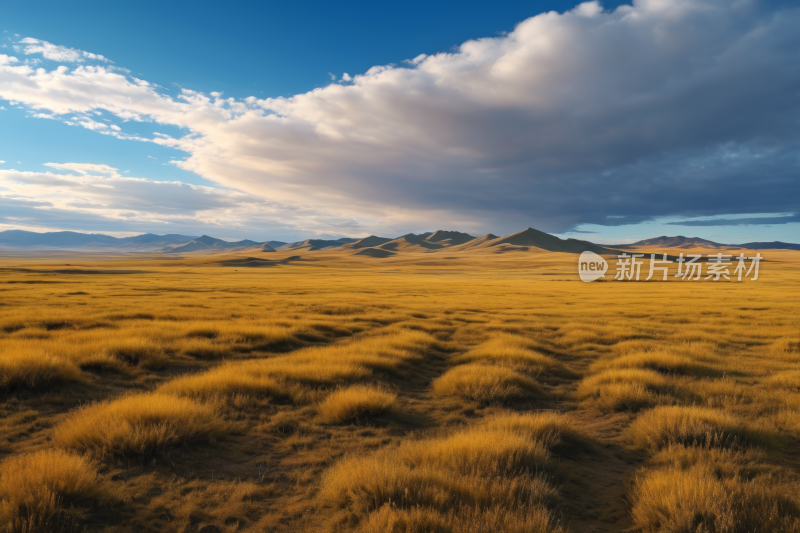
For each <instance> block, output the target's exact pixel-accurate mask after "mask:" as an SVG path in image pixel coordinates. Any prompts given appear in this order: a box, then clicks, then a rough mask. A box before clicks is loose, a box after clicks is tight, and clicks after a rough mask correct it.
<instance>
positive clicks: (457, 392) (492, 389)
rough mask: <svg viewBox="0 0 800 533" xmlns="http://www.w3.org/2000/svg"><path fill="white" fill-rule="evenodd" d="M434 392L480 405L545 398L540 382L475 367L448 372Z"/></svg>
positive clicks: (501, 370) (513, 372) (499, 368)
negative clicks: (479, 403) (480, 403)
mask: <svg viewBox="0 0 800 533" xmlns="http://www.w3.org/2000/svg"><path fill="white" fill-rule="evenodd" d="M433 392H434V394H436V395H437V396H458V397H461V398H467V399H470V400H477V401H479V402H509V401H516V400H525V399H531V398H537V397H541V396H542V395H543V391H542V388H541V387H540V386H539V384H537V383H536V381H534V380H533V379H531V378H529V377H528V376H526V375H524V374H522V373H520V372H517V371H516V370H514V369H511V368H506V367H502V366H493V365H483V364H475V363H473V364H467V365H461V366H457V367H455V368H453V369H450V370H448V371H447V372H446V373H445V374H444V375H443V376H442V377H440V378H438V379H437V380H436V381H434V383H433Z"/></svg>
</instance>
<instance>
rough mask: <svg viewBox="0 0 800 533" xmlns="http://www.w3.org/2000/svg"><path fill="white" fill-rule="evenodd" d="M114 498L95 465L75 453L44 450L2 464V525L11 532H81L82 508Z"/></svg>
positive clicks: (0, 488) (0, 507)
mask: <svg viewBox="0 0 800 533" xmlns="http://www.w3.org/2000/svg"><path fill="white" fill-rule="evenodd" d="M113 499H114V497H113V495H112V493H111V492H110V491H109V488H108V487H107V485H106V484H105V483H104V482H103V480H102V479H101V478H100V477H99V476H98V474H97V471H96V470H95V467H94V465H93V464H92V463H91V462H90V461H88V460H86V459H84V458H83V457H80V456H78V455H76V454H74V453H70V452H66V451H63V450H42V451H38V452H34V453H29V454H25V455H18V456H14V457H11V458H9V459H6V460H5V461H3V463H2V464H0V523H2V524H4V525H5V528H4V529H3V531H7V532H9V533H17V532H19V533H22V532H26V533H33V532H36V531H43V532H44V531H48V532H60V533H66V532H71V531H78V530H79V529H80V528H79V527H78V525H77V518H79V517H80V514H81V512H80V510H81V508H88V507H93V506H96V505H99V504H103V503H106V502H109V501H111V500H113Z"/></svg>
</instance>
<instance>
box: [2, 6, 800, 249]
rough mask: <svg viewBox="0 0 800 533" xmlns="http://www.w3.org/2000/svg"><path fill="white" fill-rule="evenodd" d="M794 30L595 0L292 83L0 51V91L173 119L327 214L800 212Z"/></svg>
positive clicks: (238, 165)
mask: <svg viewBox="0 0 800 533" xmlns="http://www.w3.org/2000/svg"><path fill="white" fill-rule="evenodd" d="M778 9H780V12H779V13H778V12H777V11H776V10H778ZM798 26H800V9H797V8H794V7H782V8H775V7H772V5H771V4H770V3H767V2H761V1H757V0H740V1H737V2H734V3H731V2H730V1H728V0H677V1H671V2H667V1H664V0H637V1H636V2H635V3H634V5H633V6H622V7H620V8H618V9H616V10H614V11H610V12H609V11H606V12H604V11H602V10H601V9H600V6H599V4H597V3H594V2H590V3H586V4H582V5H580V6H578V7H577V8H575V9H574V10H573V11H570V12H567V13H564V14H557V13H554V12H551V13H545V14H542V15H538V16H536V17H532V18H530V19H527V20H525V21H523V22H521V23H520V24H519V25H518V26H517V27H516V28H515V29H514V31H513V32H510V33H508V34H507V35H503V36H500V37H495V38H486V39H478V40H474V41H468V42H466V43H464V44H462V45H461V46H460V47H459V48H458V49H457V50H455V51H452V52H448V53H438V54H433V55H428V56H426V55H424V54H421V55H419V56H417V57H416V58H414V59H413V60H410V62H409V63H410V65H409V66H407V67H397V66H392V65H382V66H381V65H379V66H375V67H373V68H371V69H369V70H368V71H367V72H366V73H364V74H360V75H356V76H353V77H352V80H351V81H352V83H348V84H347V85H343V84H330V85H328V86H326V87H325V88H320V89H315V90H313V91H310V92H308V93H304V94H299V95H296V96H294V97H291V98H268V99H259V98H255V97H250V98H247V99H244V100H237V99H234V98H224V97H223V95H222V94H221V93H216V92H215V93H211V94H204V93H200V92H197V91H192V90H189V89H181V91H180V93H179V95H178V96H177V97H174V98H173V97H171V96H169V95H168V94H166V93H165V92H160V91H159V90H158V87H156V86H154V85H152V84H148V83H147V82H146V81H144V80H141V79H136V78H132V77H129V76H127V75H126V73H125V72H122V71H119V70H113V69H110V68H108V67H105V66H88V65H79V66H77V67H76V68H74V69H69V68H67V67H66V66H63V65H62V66H60V67H59V68H57V69H55V70H46V69H41V68H39V69H34V68H32V67H31V66H30V65H24V64H19V63H18V62H15V61H13V59H9V56H2V55H0V97H2V98H4V99H6V100H9V101H12V100H13V101H17V102H20V103H23V104H24V105H26V106H28V107H29V108H30V109H33V110H35V111H39V112H43V113H48V114H56V115H65V114H70V117H72V116H75V117H77V118H68V119H66V120H68V123H71V124H74V125H78V126H81V127H85V128H88V129H92V130H94V131H97V132H99V133H104V134H108V135H115V136H118V137H120V138H132V139H137V140H143V139H142V138H141V137H135V136H125V135H124V134H122V133H120V132H119V131H117V130H113V129H112V128H111V127H110V126H108V125H106V124H103V123H102V122H96V121H94V120H92V119H90V118H87V115H88V114H89V113H93V112H95V111H98V110H102V111H104V112H108V113H110V114H113V115H116V116H117V117H119V118H120V119H122V120H130V121H139V122H153V123H155V124H164V125H169V126H177V127H179V128H185V129H186V130H187V131H188V133H187V134H185V135H182V136H179V137H173V136H169V135H165V134H160V133H155V132H154V133H153V137H152V139H149V140H150V141H151V142H154V143H156V144H160V145H163V146H168V147H173V148H175V149H178V150H182V151H183V152H185V153H186V154H187V157H186V159H184V160H181V161H177V162H176V163H175V164H177V165H179V166H181V167H182V168H184V169H186V170H190V171H193V172H196V173H197V174H199V175H201V176H203V177H204V178H207V179H209V180H212V181H214V182H216V183H219V184H222V185H225V186H228V187H233V188H236V189H238V190H243V191H247V192H248V193H249V194H252V195H255V196H257V197H261V198H269V199H270V201H275V202H281V203H282V204H283V205H291V206H294V208H296V209H300V210H302V209H310V210H312V211H314V212H318V211H320V212H321V211H326V212H328V215H329V216H328V219H330V220H333V219H335V218H336V217H341V218H343V219H345V220H360V221H364V220H372V221H373V222H372V223H373V224H376V226H382V227H390V228H396V229H400V228H404V229H405V228H408V229H415V228H417V227H418V226H419V224H420V223H421V222H420V221H425V223H424V225H425V227H426V228H428V229H430V228H433V227H437V226H439V225H446V226H448V227H453V228H463V229H468V230H473V231H482V230H492V231H496V232H497V231H503V230H511V229H515V227H517V226H521V225H522V224H528V223H530V224H533V225H536V226H539V227H541V228H542V229H545V230H551V231H559V230H566V229H568V228H570V227H574V226H575V225H576V224H580V223H603V224H621V223H626V222H631V221H637V220H643V219H647V218H649V217H653V216H664V215H678V214H695V215H700V214H706V215H711V214H715V213H731V212H742V213H747V212H760V213H769V212H786V211H787V210H793V209H796V210H798V211H800V203H798V202H799V201H800V200H797V199H798V198H800V191H799V190H798V184H797V180H796V179H795V178H794V176H796V175H798V173H800V162H798V161H797V158H796V156H795V154H796V153H797V148H798V147H800V135H799V134H798V133H797V128H796V120H797V119H796V117H797V116H800V101H798V100H797V98H796V88H797V86H798V85H800V72H798V70H797V69H796V68H795V66H796V65H797V64H798V63H800V33H798V32H797V31H796V28H797V27H798ZM37 43H38V41H37ZM37 46H40V45H39V44H37ZM68 50H69V49H68ZM3 58H6V59H3ZM64 61H71V60H69V59H65V60H64ZM409 63H407V64H409ZM342 79H344V76H343V77H342ZM156 127H157V126H155V125H154V129H155V128H156ZM753 176H770V178H769V180H770V181H769V187H765V186H763V184H762V183H760V182H759V179H754V178H753ZM787 202H788V203H787ZM748 210H751V211H748ZM612 217H613V218H612ZM375 221H379V222H375ZM420 229H421V228H420ZM393 232H394V231H392V233H393Z"/></svg>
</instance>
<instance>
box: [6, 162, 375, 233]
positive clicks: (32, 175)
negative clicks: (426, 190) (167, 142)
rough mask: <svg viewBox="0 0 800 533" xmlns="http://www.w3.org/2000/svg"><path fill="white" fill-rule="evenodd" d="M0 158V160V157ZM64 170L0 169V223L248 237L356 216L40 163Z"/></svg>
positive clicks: (352, 226)
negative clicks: (342, 216) (59, 172)
mask: <svg viewBox="0 0 800 533" xmlns="http://www.w3.org/2000/svg"><path fill="white" fill-rule="evenodd" d="M0 163H1V162H0ZM46 166H48V167H50V168H52V169H55V170H60V171H65V172H67V173H66V174H58V173H53V172H26V171H17V170H0V227H4V228H12V227H25V228H28V229H30V228H35V227H43V228H50V227H60V228H62V229H63V228H68V229H74V230H79V231H80V230H99V231H103V232H109V231H114V230H125V231H134V232H135V231H139V232H146V231H158V232H161V233H165V232H173V233H175V232H183V233H194V232H211V233H216V234H220V233H221V232H226V231H227V232H231V231H233V232H235V233H237V234H239V235H248V236H251V237H254V238H267V237H270V238H272V237H271V236H270V235H273V236H274V235H275V234H276V233H277V234H282V235H284V236H287V237H296V238H301V237H303V238H307V235H308V234H309V232H310V233H318V234H324V233H331V231H332V230H336V229H337V228H339V229H342V228H344V229H347V230H349V231H350V232H352V231H356V232H358V231H361V230H360V227H359V222H358V221H356V220H352V219H345V218H341V217H336V216H335V215H332V214H330V213H327V212H322V211H314V210H311V209H302V208H296V207H291V206H286V205H283V204H281V203H279V202H273V201H266V200H264V199H262V198H259V197H256V196H253V195H250V194H247V193H243V192H241V191H235V190H230V189H221V188H217V187H206V186H200V185H190V184H186V183H181V182H176V181H155V180H150V179H142V178H131V177H127V176H122V175H121V174H120V173H119V170H118V169H117V168H114V167H112V166H109V165H104V164H91V163H46Z"/></svg>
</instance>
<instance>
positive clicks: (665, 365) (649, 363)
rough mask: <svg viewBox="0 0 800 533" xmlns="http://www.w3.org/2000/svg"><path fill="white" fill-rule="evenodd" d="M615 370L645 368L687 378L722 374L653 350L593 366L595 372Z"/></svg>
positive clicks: (707, 366)
mask: <svg viewBox="0 0 800 533" xmlns="http://www.w3.org/2000/svg"><path fill="white" fill-rule="evenodd" d="M615 368H645V369H651V370H656V371H658V372H662V373H665V374H679V375H689V376H698V377H702V376H720V375H722V374H723V373H722V372H721V371H719V370H717V369H716V368H714V367H712V366H710V365H708V364H704V363H701V362H698V361H697V360H696V359H693V358H691V357H689V356H686V355H681V354H676V353H674V352H672V351H668V350H663V349H660V348H658V349H655V350H654V351H649V352H640V353H631V354H627V355H623V356H622V357H618V358H616V359H611V360H604V361H600V362H598V363H597V364H596V365H595V369H596V370H605V369H615Z"/></svg>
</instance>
